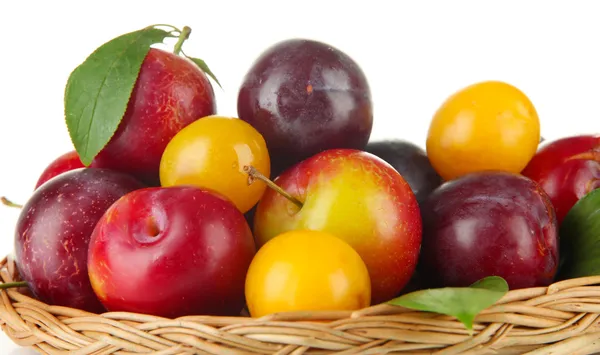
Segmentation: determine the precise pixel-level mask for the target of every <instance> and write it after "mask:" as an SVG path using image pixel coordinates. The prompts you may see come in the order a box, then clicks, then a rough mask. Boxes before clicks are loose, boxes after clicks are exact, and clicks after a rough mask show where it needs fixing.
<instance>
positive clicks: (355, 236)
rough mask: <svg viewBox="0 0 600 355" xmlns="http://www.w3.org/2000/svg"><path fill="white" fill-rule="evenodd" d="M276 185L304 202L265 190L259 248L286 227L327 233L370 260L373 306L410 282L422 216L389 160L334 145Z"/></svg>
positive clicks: (260, 209)
mask: <svg viewBox="0 0 600 355" xmlns="http://www.w3.org/2000/svg"><path fill="white" fill-rule="evenodd" d="M274 182H275V183H276V184H277V185H279V186H280V187H281V188H283V190H285V191H286V192H287V193H289V194H290V195H292V196H293V197H294V198H296V199H298V200H299V201H300V202H301V203H302V207H300V206H298V205H296V204H294V203H293V202H292V201H290V200H289V199H287V198H286V197H284V196H283V195H282V194H280V193H278V192H276V191H275V190H273V189H267V190H266V191H265V194H264V195H263V197H262V199H261V201H260V202H259V204H258V206H257V209H256V215H255V218H254V235H255V238H256V242H257V244H258V245H259V246H262V245H264V244H265V243H266V242H267V241H269V240H270V239H272V238H274V237H275V236H277V235H279V234H281V233H284V232H287V231H292V230H300V229H308V230H316V231H323V232H328V233H330V234H333V235H335V236H336V237H338V238H341V239H342V240H344V241H346V242H347V243H348V244H350V245H351V246H352V247H353V248H354V249H355V250H356V251H357V252H358V254H359V255H360V256H361V258H362V259H363V260H364V262H365V264H366V266H367V269H368V270H369V276H370V278H371V286H372V302H373V303H380V302H385V301H388V300H390V299H391V298H393V297H395V296H396V295H397V294H398V293H399V292H400V291H401V290H402V289H403V288H404V286H405V285H406V284H407V283H408V281H409V279H410V278H411V276H412V274H413V273H414V270H415V267H416V264H417V258H418V254H419V250H420V246H421V231H422V224H421V215H420V211H419V207H418V204H417V200H416V197H415V195H414V193H413V191H412V190H411V188H410V186H409V185H408V183H407V182H406V181H405V180H404V178H403V177H402V176H401V175H400V173H398V172H397V171H396V170H395V169H394V168H393V167H392V166H391V165H389V164H388V163H386V162H385V161H383V160H382V159H380V158H378V157H376V156H375V155H372V154H370V153H366V152H364V151H359V150H354V149H330V150H326V151H323V152H321V153H318V154H316V155H314V156H312V157H310V158H308V159H305V160H303V161H302V162H300V163H298V164H296V165H294V166H293V167H291V168H290V169H288V170H287V171H285V172H283V173H282V174H281V175H280V176H279V177H278V178H277V179H275V181H274ZM306 257H310V255H307V256H306Z"/></svg>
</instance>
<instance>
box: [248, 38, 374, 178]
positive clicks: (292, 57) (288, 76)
mask: <svg viewBox="0 0 600 355" xmlns="http://www.w3.org/2000/svg"><path fill="white" fill-rule="evenodd" d="M237 110H238V116H239V118H241V119H242V120H245V121H246V122H248V123H250V124H251V125H252V126H254V127H255V128H256V129H257V130H258V131H259V132H260V133H261V134H262V135H263V137H264V138H265V141H266V143H267V146H268V148H269V151H270V152H271V161H272V165H273V169H272V170H273V171H274V176H276V175H277V174H279V173H280V172H281V171H283V170H284V169H286V168H288V167H290V166H292V165H294V164H296V163H297V162H299V161H300V160H303V159H305V158H308V157H309V156H312V155H314V154H317V153H319V152H321V151H324V150H327V149H332V148H353V149H363V148H364V147H365V146H366V145H367V143H368V141H369V138H370V135H371V129H372V126H373V106H372V102H371V91H370V88H369V84H368V82H367V78H366V76H365V74H364V72H363V71H362V69H361V68H360V67H359V65H358V64H357V63H356V62H355V61H354V60H353V59H352V58H351V57H350V56H348V55H347V54H346V53H344V52H342V51H341V50H339V49H337V48H334V47H333V46H331V45H328V44H326V43H322V42H318V41H314V40H308V39H290V40H286V41H282V42H279V43H276V44H274V45H273V46H271V47H269V48H267V49H266V50H265V51H264V52H263V53H262V54H261V55H260V56H259V57H258V58H257V59H256V60H255V61H254V63H253V64H252V66H251V67H250V68H249V70H248V72H247V73H246V75H245V77H244V79H243V82H242V85H241V87H240V90H239V93H238V100H237Z"/></svg>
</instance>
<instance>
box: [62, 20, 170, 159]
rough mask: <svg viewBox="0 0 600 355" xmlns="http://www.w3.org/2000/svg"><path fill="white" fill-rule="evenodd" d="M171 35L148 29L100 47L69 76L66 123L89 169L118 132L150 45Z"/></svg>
mask: <svg viewBox="0 0 600 355" xmlns="http://www.w3.org/2000/svg"><path fill="white" fill-rule="evenodd" d="M167 37H174V35H173V34H172V33H171V32H167V31H164V30H161V29H157V28H153V27H146V28H143V29H141V30H138V31H134V32H130V33H127V34H124V35H121V36H119V37H116V38H114V39H112V40H110V41H108V42H106V43H104V44H103V45H102V46H100V47H98V48H97V49H96V50H95V51H94V52H93V53H92V54H91V55H90V56H89V57H88V58H86V60H85V61H84V62H83V63H81V64H80V65H79V66H78V67H77V68H75V70H74V71H73V72H72V73H71V75H70V76H69V79H68V81H67V85H66V87H65V98H64V100H65V120H66V124H67V128H68V130H69V135H70V137H71V141H72V142H73V145H74V146H75V150H76V151H77V153H78V154H79V156H80V158H81V161H82V163H83V164H85V165H86V166H87V165H89V164H90V163H91V162H92V160H93V159H94V157H95V156H96V155H97V154H98V153H99V152H100V150H102V148H104V146H105V145H106V144H107V143H108V142H109V140H110V139H111V137H112V136H113V134H114V133H115V131H116V130H117V128H118V126H119V123H120V122H121V119H122V118H123V115H124V114H125V110H126V109H127V104H128V102H129V98H130V96H131V92H132V90H133V87H134V85H135V82H136V80H137V77H138V74H139V71H140V68H141V66H142V62H143V61H144V58H145V57H146V54H147V53H148V51H149V50H150V46H151V45H152V44H155V43H161V42H162V41H164V39H165V38H167Z"/></svg>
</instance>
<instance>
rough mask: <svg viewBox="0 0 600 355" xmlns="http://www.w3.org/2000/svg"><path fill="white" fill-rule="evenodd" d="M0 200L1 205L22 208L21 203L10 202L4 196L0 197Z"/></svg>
mask: <svg viewBox="0 0 600 355" xmlns="http://www.w3.org/2000/svg"><path fill="white" fill-rule="evenodd" d="M0 202H2V204H3V205H5V206H8V207H14V208H23V205H19V204H18V203H14V202H12V201H11V200H9V199H7V198H6V197H4V196H2V197H0Z"/></svg>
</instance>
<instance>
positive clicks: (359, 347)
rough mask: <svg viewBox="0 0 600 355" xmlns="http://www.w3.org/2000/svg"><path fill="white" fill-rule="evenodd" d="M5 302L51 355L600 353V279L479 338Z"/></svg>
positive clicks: (433, 328)
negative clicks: (99, 313)
mask: <svg viewBox="0 0 600 355" xmlns="http://www.w3.org/2000/svg"><path fill="white" fill-rule="evenodd" d="M0 275H1V277H2V280H3V282H12V281H16V280H18V275H17V273H16V269H15V265H14V262H13V261H12V258H10V257H5V258H4V259H3V260H2V261H0ZM595 284H599V286H595ZM0 293H1V295H2V306H1V307H0V324H1V325H2V330H3V331H4V332H5V333H6V334H7V335H8V336H9V337H10V338H11V339H12V340H13V341H14V342H15V343H16V344H18V345H21V346H28V347H33V348H34V349H35V350H36V351H38V352H39V353H41V354H50V355H53V354H69V355H92V354H93V355H107V354H121V355H128V354H153V355H171V354H181V355H184V354H185V355H187V354H279V355H283V354H291V355H296V354H340V355H341V354H392V353H393V354H440V355H441V354H444V355H450V354H469V355H475V354H477V355H479V354H536V355H540V354H554V355H557V354H565V355H566V354H569V355H584V354H594V353H597V352H600V325H599V322H600V318H599V316H600V277H589V278H580V279H574V280H569V281H566V282H559V283H555V284H553V285H551V286H550V287H547V288H546V287H540V288H530V289H523V290H513V291H509V293H508V294H507V295H506V296H505V297H504V298H502V299H501V300H500V301H498V302H497V304H496V305H494V306H492V307H490V308H488V309H487V310H485V311H484V312H482V313H481V314H480V315H479V316H478V317H477V318H476V323H475V325H474V333H473V335H472V336H470V335H469V333H468V331H467V330H466V329H465V327H464V326H463V324H462V323H460V322H458V321H456V320H455V319H453V318H452V317H448V316H444V315H439V314H434V313H427V312H415V311H412V310H408V309H405V308H402V307H397V306H389V305H378V306H374V307H370V308H366V309H363V310H360V311H356V312H321V313H313V312H305V313H288V314H277V315H272V316H268V317H265V318H260V319H252V318H249V317H244V316H240V317H208V316H189V317H183V318H179V319H176V320H172V319H165V318H159V317H153V316H147V315H141V314H131V313H116V312H113V313H105V314H102V315H97V314H92V313H87V312H83V311H80V310H76V309H71V308H65V307H56V306H49V305H46V304H44V303H41V302H39V301H37V300H35V299H33V298H31V297H28V296H27V295H25V294H24V293H20V292H19V290H18V289H8V290H3V291H0Z"/></svg>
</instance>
